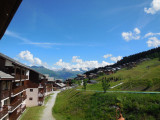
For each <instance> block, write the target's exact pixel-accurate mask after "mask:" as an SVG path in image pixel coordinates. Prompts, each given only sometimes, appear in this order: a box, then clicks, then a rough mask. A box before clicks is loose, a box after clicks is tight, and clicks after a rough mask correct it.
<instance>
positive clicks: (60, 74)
mask: <svg viewBox="0 0 160 120" xmlns="http://www.w3.org/2000/svg"><path fill="white" fill-rule="evenodd" d="M31 68H32V69H34V70H36V71H38V72H40V73H42V74H49V76H50V77H54V78H55V79H63V80H66V79H68V78H74V77H76V76H77V74H82V73H84V72H85V71H83V70H81V71H72V70H68V69H65V68H63V69H61V70H50V69H48V68H45V67H43V66H31Z"/></svg>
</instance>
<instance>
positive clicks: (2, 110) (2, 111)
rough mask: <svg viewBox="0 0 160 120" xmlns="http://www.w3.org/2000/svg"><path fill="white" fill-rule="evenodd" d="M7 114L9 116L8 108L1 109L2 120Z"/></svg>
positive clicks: (0, 117)
mask: <svg viewBox="0 0 160 120" xmlns="http://www.w3.org/2000/svg"><path fill="white" fill-rule="evenodd" d="M7 114H8V108H7V107H3V108H0V119H2V118H3V117H4V116H5V115H7Z"/></svg>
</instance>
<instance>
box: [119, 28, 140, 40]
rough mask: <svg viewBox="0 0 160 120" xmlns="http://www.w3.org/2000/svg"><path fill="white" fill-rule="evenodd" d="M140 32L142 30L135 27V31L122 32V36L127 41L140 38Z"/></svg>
mask: <svg viewBox="0 0 160 120" xmlns="http://www.w3.org/2000/svg"><path fill="white" fill-rule="evenodd" d="M140 33H141V31H140V30H139V29H138V28H134V30H133V32H131V31H129V32H122V37H123V39H124V40H126V41H130V40H138V39H140Z"/></svg>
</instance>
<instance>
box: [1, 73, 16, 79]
mask: <svg viewBox="0 0 160 120" xmlns="http://www.w3.org/2000/svg"><path fill="white" fill-rule="evenodd" d="M3 78H4V79H14V77H13V76H11V75H10V74H7V73H4V72H2V71H0V79H3Z"/></svg>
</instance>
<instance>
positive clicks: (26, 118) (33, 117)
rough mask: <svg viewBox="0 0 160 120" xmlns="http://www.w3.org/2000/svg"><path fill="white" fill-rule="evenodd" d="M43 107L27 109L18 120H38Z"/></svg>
mask: <svg viewBox="0 0 160 120" xmlns="http://www.w3.org/2000/svg"><path fill="white" fill-rule="evenodd" d="M44 108H45V107H44V106H35V107H27V109H26V111H25V112H24V113H23V115H22V117H21V118H20V120H40V118H41V115H42V113H43V110H44Z"/></svg>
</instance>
